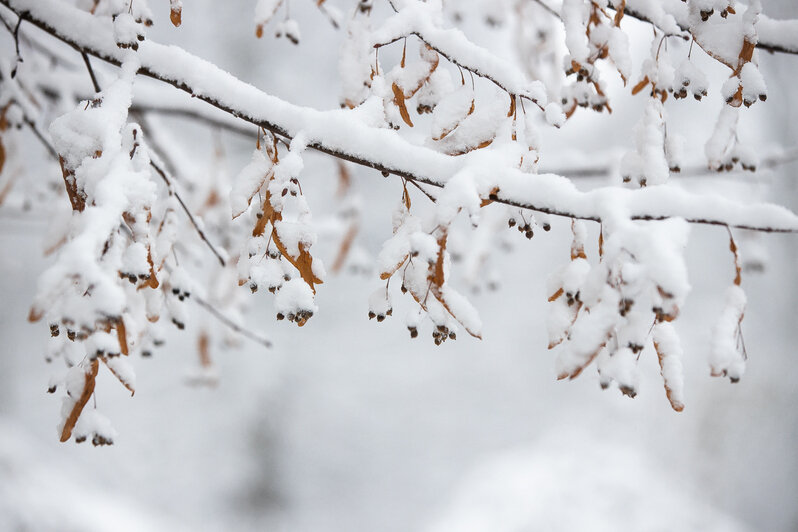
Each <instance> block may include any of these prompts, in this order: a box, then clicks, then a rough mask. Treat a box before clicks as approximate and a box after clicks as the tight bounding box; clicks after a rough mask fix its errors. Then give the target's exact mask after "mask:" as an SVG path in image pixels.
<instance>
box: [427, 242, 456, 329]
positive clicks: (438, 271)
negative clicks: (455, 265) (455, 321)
mask: <svg viewBox="0 0 798 532" xmlns="http://www.w3.org/2000/svg"><path fill="white" fill-rule="evenodd" d="M448 237H449V233H448V231H447V230H446V228H444V229H443V230H442V231H441V236H440V237H438V259H437V260H436V261H435V270H434V271H433V272H432V275H431V276H430V279H429V280H430V282H431V283H432V284H433V285H434V286H437V287H441V286H443V283H445V282H446V279H445V277H444V272H443V258H444V255H445V253H446V241H447V239H448ZM450 314H451V312H450Z"/></svg>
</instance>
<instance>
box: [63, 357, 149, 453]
mask: <svg viewBox="0 0 798 532" xmlns="http://www.w3.org/2000/svg"><path fill="white" fill-rule="evenodd" d="M100 360H102V361H103V364H105V367H106V368H108V371H110V372H111V375H113V376H114V377H116V380H118V381H119V383H120V384H121V385H122V386H124V387H125V389H127V391H129V392H130V395H135V393H136V389H135V388H133V386H131V384H130V383H129V382H128V381H126V380H125V379H123V378H122V375H120V374H119V373H117V372H116V370H115V369H114V368H113V366H112V365H111V364H110V363H109V362H108V359H107V358H105V357H101V358H100ZM67 439H69V438H67ZM61 441H64V440H61Z"/></svg>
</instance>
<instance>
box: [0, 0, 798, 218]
mask: <svg viewBox="0 0 798 532" xmlns="http://www.w3.org/2000/svg"><path fill="white" fill-rule="evenodd" d="M0 3H2V4H3V5H5V6H7V7H9V8H10V9H12V10H13V11H14V12H15V13H16V14H17V15H18V16H20V17H21V18H22V19H23V20H27V21H29V22H30V23H32V24H34V25H36V26H38V27H39V28H41V29H42V30H44V31H46V32H48V33H50V34H51V35H53V36H55V37H57V38H59V39H61V40H62V41H64V42H66V43H68V44H70V45H71V46H72V47H74V48H75V49H76V50H78V51H80V52H85V53H88V54H90V55H93V56H95V57H98V58H100V59H102V60H104V61H107V62H109V63H112V64H116V65H118V64H120V63H121V61H122V58H123V55H124V51H123V50H120V49H119V48H118V47H117V45H116V41H115V39H114V36H113V32H112V30H111V27H110V26H109V25H108V24H105V23H103V21H102V20H100V19H98V18H96V17H94V16H92V15H90V14H88V13H85V12H82V11H79V10H77V9H75V8H72V7H69V6H67V5H65V4H63V3H61V2H57V1H55V0H37V1H35V2H33V1H29V0H0ZM137 57H138V60H139V62H140V67H139V69H138V73H139V74H142V75H146V76H149V77H152V78H155V79H158V80H161V81H163V82H166V83H169V84H170V85H173V86H175V87H177V88H179V89H180V90H182V91H185V92H187V93H188V94H190V95H191V96H193V97H195V98H197V99H200V100H203V101H205V102H207V103H209V104H211V105H213V106H214V107H217V108H218V109H221V110H222V111H225V112H227V113H229V114H231V115H233V116H235V117H237V118H240V119H242V120H245V121H247V122H250V123H252V124H254V125H256V126H258V127H262V128H264V129H266V130H268V131H271V132H272V133H274V134H276V135H279V136H281V137H285V138H289V139H290V138H293V137H294V136H296V135H297V134H298V133H300V132H302V133H303V134H304V135H305V137H306V138H307V146H308V147H309V148H313V149H316V150H318V151H321V152H324V153H327V154H329V155H332V156H334V157H337V158H340V159H343V160H347V161H350V162H354V163H356V164H360V165H362V166H367V167H369V168H373V169H375V170H379V171H381V172H387V173H389V174H394V175H398V176H401V177H403V178H405V179H409V180H413V181H417V182H419V183H425V184H428V185H433V186H436V187H443V186H444V185H445V184H446V183H447V182H448V181H449V180H450V179H451V178H452V176H454V175H455V174H457V173H458V172H459V171H460V170H462V169H463V168H467V167H468V168H471V169H472V170H473V169H477V172H478V173H480V171H481V175H482V179H483V181H484V183H483V187H482V189H483V190H482V191H483V193H484V195H485V198H486V199H492V200H494V201H498V202H500V203H505V204H507V205H511V206H515V207H520V208H524V209H530V210H534V211H538V212H542V213H547V214H553V215H557V216H566V217H571V218H577V219H584V220H592V221H597V222H601V221H602V217H603V215H604V212H605V211H606V210H607V209H614V208H624V209H626V210H627V211H628V213H629V216H630V218H631V219H635V220H660V219H665V218H669V217H682V218H684V219H686V220H687V221H689V222H692V223H702V224H713V225H727V226H731V227H739V228H743V229H752V230H759V231H777V232H794V231H798V217H796V216H795V215H794V214H793V213H791V212H790V211H788V210H787V209H785V208H783V207H779V206H774V205H766V204H760V205H745V204H740V203H738V202H735V201H731V200H726V199H722V198H717V197H706V196H700V195H694V194H691V193H688V192H685V191H681V190H677V189H666V188H648V189H641V190H634V191H631V190H625V189H619V188H617V187H607V188H603V189H599V190H594V191H590V192H582V191H579V190H578V189H577V188H576V187H575V186H573V185H572V184H571V183H570V181H568V180H567V179H565V178H563V177H560V176H556V175H529V174H526V173H523V172H521V171H519V170H515V169H512V168H509V167H507V166H506V165H505V164H504V163H503V162H502V161H501V158H499V159H498V160H497V159H495V158H493V157H491V155H484V156H483V155H482V154H478V153H474V154H470V155H469V156H465V157H450V156H447V155H444V154H441V153H438V152H436V151H433V150H431V149H429V148H425V147H421V146H417V145H413V144H411V143H410V142H408V141H406V140H404V139H403V138H402V137H400V136H399V135H397V134H396V133H395V132H393V131H391V130H386V129H383V128H375V127H372V126H369V125H367V124H364V123H363V122H361V121H359V120H358V119H357V118H356V115H353V113H352V112H351V111H348V110H335V111H318V110H315V109H310V108H307V107H301V106H297V105H294V104H290V103H288V102H285V101H283V100H280V99H279V98H276V97H274V96H271V95H269V94H266V93H265V92H263V91H260V90H259V89H257V88H255V87H253V86H252V85H249V84H247V83H245V82H243V81H240V80H238V79H237V78H235V77H234V76H232V75H231V74H229V73H227V72H224V71H222V70H221V69H219V68H218V67H216V66H215V65H213V64H211V63H209V62H207V61H205V60H203V59H201V58H198V57H196V56H193V55H191V54H189V53H188V52H186V51H184V50H182V49H179V48H176V47H169V46H164V45H160V44H158V43H155V42H153V41H152V40H149V39H147V40H144V41H143V42H141V43H140V44H139V47H138V52H137ZM489 195H490V198H488V196H489Z"/></svg>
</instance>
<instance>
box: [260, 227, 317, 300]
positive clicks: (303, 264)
mask: <svg viewBox="0 0 798 532" xmlns="http://www.w3.org/2000/svg"><path fill="white" fill-rule="evenodd" d="M272 240H273V241H274V244H275V245H276V246H277V249H279V250H280V253H282V254H283V257H284V258H285V259H286V260H287V261H288V262H290V263H291V264H292V265H293V266H294V268H296V269H297V270H299V275H300V276H301V277H302V280H303V281H305V282H306V283H307V285H308V286H309V287H310V289H311V290H313V293H314V294H315V293H316V288H315V287H314V286H313V285H314V284H322V280H321V279H319V278H318V277H316V276H315V275H314V274H313V256H311V254H310V252H308V250H307V246H306V245H305V244H304V243H301V242H300V244H299V255H298V256H296V257H293V256H291V255H290V254H289V253H288V250H287V249H286V247H285V245H284V244H283V242H282V241H281V240H280V235H279V234H278V233H277V229H274V230H273V231H272Z"/></svg>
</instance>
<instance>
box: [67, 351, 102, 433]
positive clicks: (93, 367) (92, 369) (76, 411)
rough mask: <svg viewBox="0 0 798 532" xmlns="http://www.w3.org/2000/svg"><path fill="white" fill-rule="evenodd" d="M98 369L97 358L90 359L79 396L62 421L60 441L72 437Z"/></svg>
mask: <svg viewBox="0 0 798 532" xmlns="http://www.w3.org/2000/svg"><path fill="white" fill-rule="evenodd" d="M84 369H85V368H84ZM98 369H99V362H98V361H97V359H94V360H92V361H91V363H90V365H89V368H88V371H86V373H85V380H84V382H83V391H82V392H81V393H80V397H78V399H77V400H76V401H75V404H74V405H73V406H72V410H70V412H69V415H68V416H67V419H66V421H65V422H64V428H63V430H62V431H61V441H62V442H65V441H67V440H68V439H69V438H71V437H72V430H73V429H74V428H75V424H76V423H77V422H78V418H80V413H81V412H83V408H84V407H85V406H86V403H88V402H89V398H91V394H93V393H94V384H95V380H96V377H97V371H98Z"/></svg>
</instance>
